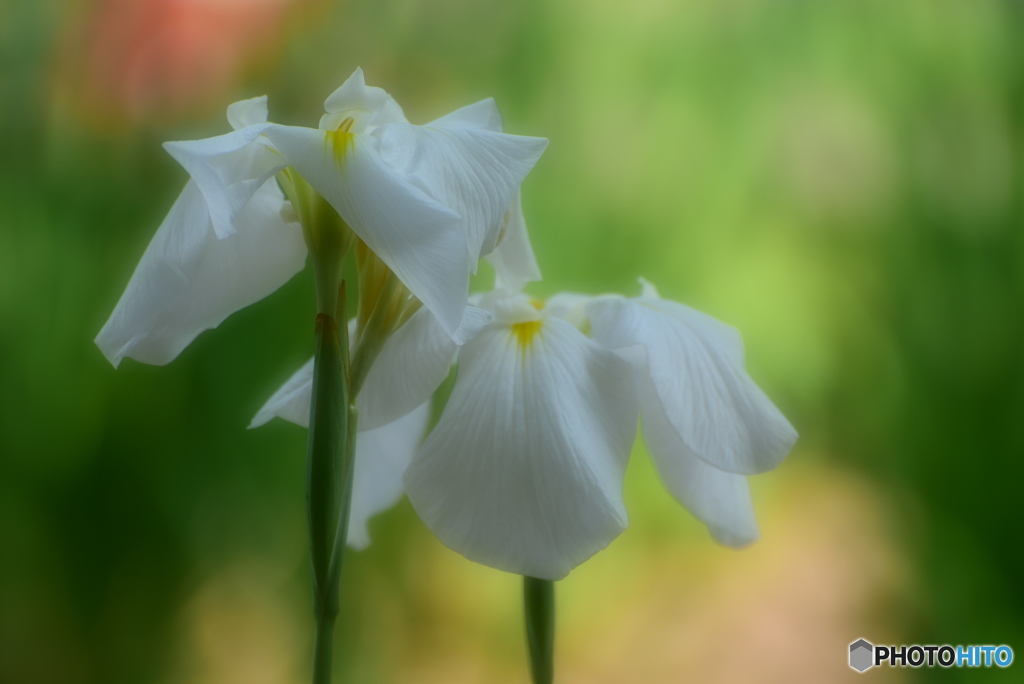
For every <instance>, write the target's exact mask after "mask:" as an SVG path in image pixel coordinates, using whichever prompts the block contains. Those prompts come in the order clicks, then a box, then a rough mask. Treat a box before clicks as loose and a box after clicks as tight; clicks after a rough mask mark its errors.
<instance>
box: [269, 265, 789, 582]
mask: <svg viewBox="0 0 1024 684" xmlns="http://www.w3.org/2000/svg"><path fill="white" fill-rule="evenodd" d="M505 277H506V279H507V278H508V277H507V276H505ZM472 303H473V304H474V305H475V306H479V307H481V308H483V309H485V310H487V311H489V312H490V313H491V314H492V317H493V319H492V321H491V323H489V324H488V325H487V326H485V327H484V328H483V329H482V330H481V331H480V332H479V333H478V334H477V335H476V336H475V337H474V338H473V339H472V340H470V341H469V342H468V343H466V344H465V345H464V346H463V347H461V348H459V347H456V346H455V345H454V344H453V343H451V342H450V341H447V342H444V341H443V340H444V339H445V338H444V337H443V336H439V335H437V334H436V333H435V335H433V337H431V336H430V335H424V334H423V331H425V330H428V329H429V328H427V327H422V326H423V322H422V321H421V324H420V325H421V327H422V330H421V332H419V333H416V334H411V333H412V332H413V331H412V329H410V331H408V332H409V333H410V334H407V335H406V336H405V337H404V339H402V338H399V336H398V335H397V334H396V336H395V338H392V340H389V343H388V346H387V347H385V352H384V354H382V359H381V361H382V362H384V363H386V364H391V363H398V364H400V365H401V364H403V363H404V364H406V367H409V361H410V360H411V359H412V358H414V357H416V358H417V363H416V366H417V369H418V371H417V373H418V375H417V377H418V378H419V379H420V382H418V383H417V382H414V383H412V384H413V385H415V386H416V387H417V389H416V390H415V391H413V392H408V394H407V396H406V398H405V399H404V404H403V405H404V406H417V405H419V403H422V402H423V401H426V400H427V399H428V398H429V396H430V394H431V393H432V392H433V390H434V389H435V388H436V386H437V385H438V384H440V382H441V381H442V380H443V378H444V377H445V376H446V375H447V372H448V369H449V367H450V365H451V363H453V362H454V361H455V360H456V356H457V360H458V364H459V370H458V376H457V379H456V383H455V386H454V388H453V390H452V394H451V397H450V398H449V400H448V404H447V405H446V407H445V409H444V412H443V414H442V416H441V418H440V421H439V422H438V424H437V426H436V427H435V428H434V430H433V431H432V432H431V433H430V435H429V436H428V437H427V438H426V440H425V441H424V443H423V445H422V446H421V447H420V448H419V450H418V452H417V454H416V456H415V458H412V457H411V454H409V453H406V454H405V456H406V457H403V458H400V459H393V461H392V462H393V463H395V464H396V467H395V468H393V469H391V470H387V469H379V470H377V473H376V474H377V476H378V477H380V478H384V479H387V480H388V481H389V483H390V485H389V486H390V490H391V491H394V490H395V489H396V486H397V485H396V483H398V482H399V481H403V482H404V488H405V490H406V492H407V493H408V495H409V498H410V500H411V502H412V504H413V506H414V507H415V509H416V511H417V512H418V513H419V515H420V517H421V518H422V519H423V521H424V522H425V523H426V524H427V526H428V527H429V528H430V529H431V530H432V531H433V532H434V533H435V534H436V535H437V536H438V538H439V539H440V540H441V541H442V542H444V543H445V544H446V545H447V546H448V547H450V548H452V549H454V550H455V551H458V552H459V553H461V554H463V555H464V556H466V557H467V558H469V559H471V560H474V561H477V562H480V563H483V564H485V565H489V566H492V567H495V568H498V569H501V570H506V571H508V572H514V573H517V574H522V575H529V576H533V577H538V578H541V579H552V580H554V579H560V578H562V577H564V576H565V575H566V574H568V573H569V571H570V570H571V569H572V568H573V567H575V566H577V565H579V564H580V563H582V562H583V561H585V560H586V559H587V558H589V557H590V556H592V555H593V554H594V553H596V552H597V551H600V550H601V549H603V548H604V547H606V546H607V545H608V544H609V543H610V542H611V541H612V540H613V539H614V538H615V537H616V536H618V535H619V534H620V533H621V532H622V531H623V530H624V529H625V527H626V525H627V523H628V517H627V514H626V510H625V505H624V503H623V499H622V482H623V476H624V473H625V469H626V463H627V461H628V458H629V454H630V451H631V449H632V445H633V441H634V437H635V435H636V427H637V419H638V416H640V415H642V417H643V436H644V441H645V443H646V445H647V450H648V451H649V452H650V454H651V456H652V458H653V459H654V462H655V464H656V466H657V469H658V472H659V474H660V476H661V479H662V481H663V482H664V484H665V486H666V487H667V488H668V490H669V491H670V492H671V493H672V494H673V496H674V497H675V498H676V499H677V500H678V501H679V502H680V503H681V504H682V505H683V506H685V507H686V508H687V509H688V510H690V512H691V513H693V514H694V515H695V516H696V517H697V518H698V519H700V520H701V521H702V522H703V523H704V524H705V525H707V527H708V529H709V530H710V532H711V534H712V535H713V536H714V537H715V539H717V540H718V541H719V542H721V543H723V544H726V545H730V546H743V545H745V544H748V543H750V542H752V541H754V540H755V539H756V538H757V535H758V531H757V524H756V521H755V519H754V513H753V507H752V505H751V499H750V491H749V488H748V485H747V480H746V477H745V475H747V474H753V473H757V472H763V471H765V470H768V469H771V468H773V467H775V466H776V465H778V463H779V462H780V461H781V460H782V459H783V458H784V457H785V455H786V454H787V453H788V452H789V450H790V449H791V447H792V445H793V443H794V442H795V440H796V437H797V435H796V432H795V431H794V430H793V428H792V426H791V425H790V424H789V422H788V421H787V420H786V419H785V417H783V416H782V414H781V413H780V412H779V411H778V409H777V408H776V407H775V406H774V405H773V404H772V403H771V401H770V400H769V399H768V398H767V397H766V396H765V394H764V393H763V392H762V391H761V390H760V388H758V387H757V385H756V384H755V383H754V382H753V381H752V380H751V379H750V377H749V375H747V373H746V371H745V370H744V359H743V348H742V342H741V340H740V338H739V334H738V333H737V332H736V331H735V330H734V329H732V328H730V327H728V326H726V325H724V324H723V323H721V322H719V321H717V320H715V319H713V318H711V317H710V316H707V315H706V314H703V313H700V312H698V311H696V310H694V309H691V308H689V307H685V306H683V305H681V304H677V303H675V302H669V301H666V300H663V299H661V298H660V297H658V295H657V292H656V291H655V290H654V288H653V287H652V286H650V285H649V284H646V283H645V285H644V292H643V294H642V296H641V297H639V298H635V299H627V298H624V297H619V296H601V297H588V296H584V295H574V294H563V295H556V296H555V297H552V298H551V299H550V300H549V301H548V302H547V304H546V305H545V304H541V303H539V302H536V301H533V300H531V299H530V298H529V297H527V296H525V295H523V294H520V293H519V292H517V291H515V290H507V289H502V290H496V291H494V292H492V293H489V294H487V295H485V296H483V297H478V298H475V299H474V300H473V302H472ZM421 313H422V315H423V317H424V319H425V318H426V317H427V316H429V314H427V313H425V312H421ZM417 315H420V314H417ZM410 323H413V321H410ZM584 331H587V333H589V334H585V333H584ZM399 332H400V333H401V331H399ZM431 339H433V340H434V342H431V341H430V340H431ZM439 341H440V342H441V343H442V345H444V344H447V345H450V346H446V347H444V351H443V353H426V352H427V351H429V350H431V349H434V350H437V348H438V342H439ZM385 354H388V355H389V356H390V360H389V361H386V362H385V360H384V355H385ZM401 359H405V361H402V360H401ZM386 367H387V366H386V365H385V366H382V367H381V372H383V369H384V368H386ZM375 370H376V368H375ZM299 375H301V371H300V374H297V376H296V378H295V379H298V376H299ZM399 377H402V376H400V375H396V376H394V382H395V384H394V387H395V388H396V389H395V391H399V390H398V388H399V387H402V386H403V383H400V382H398V378H399ZM295 379H293V380H295ZM382 379H383V376H382V375H378V381H381V380H382ZM371 380H372V379H368V381H367V389H368V390H370V391H371V392H378V393H379V392H381V391H382V388H380V387H378V388H377V389H370V388H371V385H372V383H371ZM305 382H306V383H307V389H306V390H305V394H302V395H299V394H293V395H289V394H288V393H287V392H286V391H285V388H282V390H281V391H279V392H278V394H277V395H275V397H274V398H272V399H271V401H269V402H268V403H267V406H266V407H265V409H264V411H261V416H259V417H258V419H259V420H263V419H269V416H270V415H273V414H277V415H281V416H282V417H286V418H287V417H289V413H291V414H292V415H305V414H306V413H308V379H307V380H306V381H305ZM299 384H302V383H301V382H300V383H299ZM286 387H287V386H286ZM364 391H366V390H364ZM362 399H363V397H362V396H361V397H360V400H361V401H362ZM303 402H304V403H303ZM304 412H305V413H304ZM296 422H298V421H296ZM394 425H395V428H394V429H396V430H400V429H401V428H400V427H399V426H398V424H394ZM379 429H380V430H381V431H382V432H385V431H387V430H388V429H389V428H388V427H387V426H385V427H382V428H379ZM398 464H400V466H401V467H398ZM406 465H407V466H408V467H406ZM357 468H358V465H357ZM378 510H379V509H378ZM353 515H354V516H355V515H356V513H355V512H354V513H353Z"/></svg>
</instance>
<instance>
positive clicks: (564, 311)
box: [544, 292, 594, 328]
mask: <svg viewBox="0 0 1024 684" xmlns="http://www.w3.org/2000/svg"><path fill="white" fill-rule="evenodd" d="M593 300H594V297H592V296H591V295H585V294H579V293H578V292H559V293H558V294H556V295H552V296H551V297H548V299H547V301H546V302H544V315H545V316H553V317H555V318H561V319H562V320H565V321H568V322H569V323H572V324H573V325H574V326H576V327H577V328H580V327H582V326H583V324H584V323H585V322H586V320H587V304H589V303H590V302H592V301H593Z"/></svg>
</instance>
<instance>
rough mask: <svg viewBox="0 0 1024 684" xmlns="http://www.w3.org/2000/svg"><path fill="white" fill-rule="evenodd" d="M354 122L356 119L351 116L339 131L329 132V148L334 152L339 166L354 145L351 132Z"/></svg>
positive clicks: (343, 122)
mask: <svg viewBox="0 0 1024 684" xmlns="http://www.w3.org/2000/svg"><path fill="white" fill-rule="evenodd" d="M354 122H355V119H353V118H352V117H351V116H349V117H346V119H345V120H344V121H342V122H341V125H340V126H338V129H337V130H334V131H327V146H328V147H329V148H330V149H331V151H333V152H334V158H335V160H336V161H337V162H338V163H339V164H341V161H342V159H344V158H345V153H346V152H347V151H348V148H349V146H350V145H351V144H352V139H353V137H354V136H353V135H352V133H351V132H350V131H351V128H352V124H353V123H354Z"/></svg>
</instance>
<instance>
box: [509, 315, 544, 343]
mask: <svg viewBox="0 0 1024 684" xmlns="http://www.w3.org/2000/svg"><path fill="white" fill-rule="evenodd" d="M543 325H544V321H524V322H522V323H515V324H513V325H512V334H514V335H515V336H516V338H517V339H518V340H519V348H520V349H526V348H528V347H529V346H530V345H531V344H533V338H534V337H536V336H537V333H539V332H540V329H541V326H543Z"/></svg>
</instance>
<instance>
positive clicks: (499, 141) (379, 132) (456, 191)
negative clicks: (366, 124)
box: [373, 123, 548, 265]
mask: <svg viewBox="0 0 1024 684" xmlns="http://www.w3.org/2000/svg"><path fill="white" fill-rule="evenodd" d="M373 135H374V136H375V137H378V138H379V139H380V141H381V147H380V150H381V157H382V158H383V159H384V162H385V163H386V164H388V166H390V167H391V168H393V169H395V171H397V172H398V173H400V174H401V175H402V176H403V177H405V178H408V179H409V180H410V181H412V182H413V183H415V184H416V185H418V186H419V187H421V188H423V189H424V190H426V191H427V192H428V193H429V194H430V196H431V197H433V198H435V199H437V200H438V201H439V202H441V203H442V204H443V205H445V206H446V207H451V208H452V209H453V210H455V212H457V213H458V214H459V216H461V217H462V226H463V230H464V231H465V234H466V240H467V245H468V249H469V256H470V258H471V259H472V260H473V264H474V265H475V263H476V260H477V259H479V258H480V257H482V256H485V255H487V254H490V253H491V252H492V251H493V250H494V247H495V245H496V244H497V242H498V236H499V235H500V233H501V226H502V222H503V221H504V218H505V212H507V211H508V209H509V207H510V206H511V205H512V200H513V199H514V198H515V196H516V192H517V191H518V190H519V185H520V184H521V183H522V182H523V179H525V178H526V174H528V173H529V172H530V169H532V168H533V166H534V164H536V163H537V160H538V159H539V158H540V155H541V153H542V152H544V148H545V147H547V145H548V141H547V140H546V139H544V138H528V137H524V136H517V135H508V134H506V133H495V132H494V131H489V130H483V129H479V128H448V127H445V128H431V127H427V126H413V125H412V124H406V123H396V124H390V125H387V126H381V127H379V128H377V129H376V130H374V132H373Z"/></svg>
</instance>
